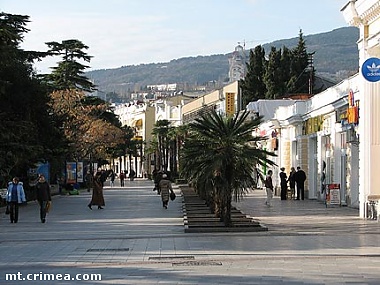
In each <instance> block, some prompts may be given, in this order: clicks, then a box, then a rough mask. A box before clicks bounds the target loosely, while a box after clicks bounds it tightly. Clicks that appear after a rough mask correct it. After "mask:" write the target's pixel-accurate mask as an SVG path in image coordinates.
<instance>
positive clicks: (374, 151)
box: [341, 0, 380, 217]
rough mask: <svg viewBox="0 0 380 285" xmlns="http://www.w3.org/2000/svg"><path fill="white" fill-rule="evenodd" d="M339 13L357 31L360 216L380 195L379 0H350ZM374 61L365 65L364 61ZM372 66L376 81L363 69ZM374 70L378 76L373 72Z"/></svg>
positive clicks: (365, 212)
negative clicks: (358, 34)
mask: <svg viewBox="0 0 380 285" xmlns="http://www.w3.org/2000/svg"><path fill="white" fill-rule="evenodd" d="M341 11H342V14H343V16H344V18H345V20H346V22H347V23H348V24H349V25H352V26H356V27H358V28H359V30H360V37H359V39H358V49H359V67H360V70H359V74H360V75H359V78H360V79H359V90H360V92H361V93H362V99H361V100H360V109H359V117H360V122H361V123H360V128H359V136H360V145H359V161H360V162H359V203H360V216H361V217H366V216H367V208H366V205H367V201H368V200H369V197H370V196H378V197H380V187H379V185H380V175H379V174H378V169H380V159H379V158H380V124H379V122H380V83H379V82H380V81H379V79H380V78H379V69H378V68H379V58H380V1H378V0H350V1H348V3H347V4H346V5H345V6H344V7H343V8H342V10H341ZM370 59H373V60H376V61H377V64H375V65H373V64H368V63H367V60H370ZM369 65H370V68H371V67H373V69H372V73H374V74H375V79H376V80H371V81H370V80H368V79H369V78H368V77H367V75H369V74H365V73H364V72H363V71H364V70H366V69H367V68H368V66H369ZM376 73H377V74H378V75H376Z"/></svg>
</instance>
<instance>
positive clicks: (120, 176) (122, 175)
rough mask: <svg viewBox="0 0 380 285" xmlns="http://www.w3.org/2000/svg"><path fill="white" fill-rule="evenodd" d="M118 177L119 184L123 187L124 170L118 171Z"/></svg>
mask: <svg viewBox="0 0 380 285" xmlns="http://www.w3.org/2000/svg"><path fill="white" fill-rule="evenodd" d="M119 178H120V186H121V187H124V178H125V176H124V172H123V171H122V172H120V175H119Z"/></svg>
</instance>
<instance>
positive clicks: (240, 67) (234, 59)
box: [228, 44, 247, 83]
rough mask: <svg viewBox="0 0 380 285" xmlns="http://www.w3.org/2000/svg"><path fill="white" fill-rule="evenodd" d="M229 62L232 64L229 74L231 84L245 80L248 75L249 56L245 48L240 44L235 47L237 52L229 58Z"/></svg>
mask: <svg viewBox="0 0 380 285" xmlns="http://www.w3.org/2000/svg"><path fill="white" fill-rule="evenodd" d="M228 62H229V64H230V68H229V72H228V77H229V82H230V83H231V82H234V81H238V80H240V79H243V78H244V77H245V74H246V62H247V56H246V54H245V50H244V48H243V47H242V46H241V45H240V44H238V45H237V46H236V47H235V51H234V52H233V53H232V55H231V56H230V57H229V58H228Z"/></svg>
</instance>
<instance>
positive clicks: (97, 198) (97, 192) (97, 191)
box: [87, 171, 105, 210]
mask: <svg viewBox="0 0 380 285" xmlns="http://www.w3.org/2000/svg"><path fill="white" fill-rule="evenodd" d="M103 182H104V181H102V173H101V172H100V171H98V172H96V174H95V177H94V180H93V189H92V197H91V201H90V203H89V204H88V205H87V207H89V208H90V210H92V207H91V206H98V209H103V207H102V206H105V202H104V196H103Z"/></svg>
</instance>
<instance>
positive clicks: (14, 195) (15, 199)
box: [6, 177, 26, 223]
mask: <svg viewBox="0 0 380 285" xmlns="http://www.w3.org/2000/svg"><path fill="white" fill-rule="evenodd" d="M6 201H7V204H8V205H7V206H8V207H9V211H10V213H9V217H10V219H11V223H17V222H18V207H19V204H22V203H24V202H26V197H25V191H24V186H23V183H22V182H21V181H20V179H19V178H18V177H14V178H13V179H12V181H11V182H9V183H8V189H7V197H6Z"/></svg>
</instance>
